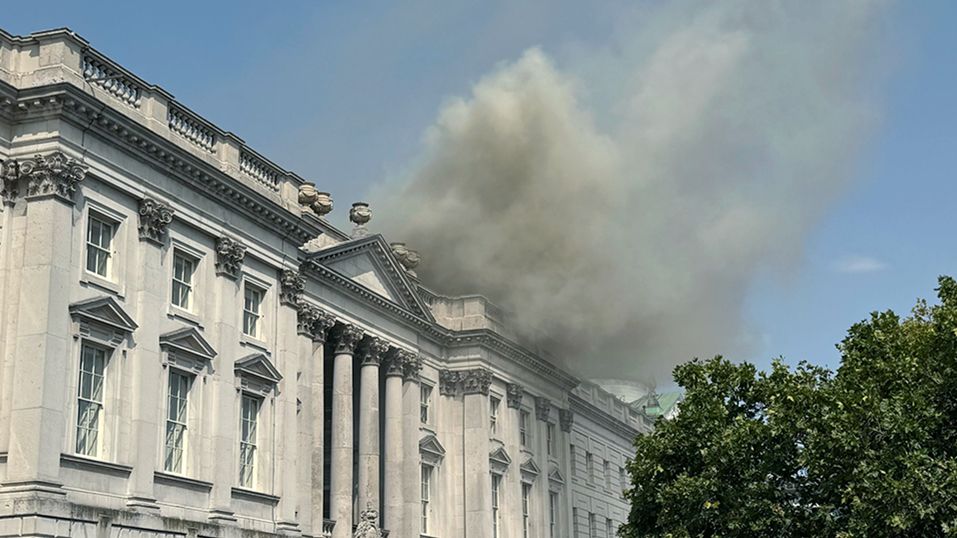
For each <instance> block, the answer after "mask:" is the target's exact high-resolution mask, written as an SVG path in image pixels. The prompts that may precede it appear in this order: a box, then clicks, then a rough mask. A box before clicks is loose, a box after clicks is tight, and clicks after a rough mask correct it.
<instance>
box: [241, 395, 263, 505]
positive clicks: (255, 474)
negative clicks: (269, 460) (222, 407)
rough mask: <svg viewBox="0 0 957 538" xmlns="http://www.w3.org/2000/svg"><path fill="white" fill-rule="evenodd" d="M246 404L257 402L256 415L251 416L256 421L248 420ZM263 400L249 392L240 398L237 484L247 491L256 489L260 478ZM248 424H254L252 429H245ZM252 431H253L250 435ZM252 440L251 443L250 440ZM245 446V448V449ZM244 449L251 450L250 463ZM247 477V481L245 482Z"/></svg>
mask: <svg viewBox="0 0 957 538" xmlns="http://www.w3.org/2000/svg"><path fill="white" fill-rule="evenodd" d="M246 402H255V404H256V406H255V413H252V414H250V416H252V417H253V419H254V420H251V421H250V420H247V418H246ZM263 403H264V401H263V398H262V397H260V396H258V395H256V394H251V393H248V392H242V393H241V397H240V404H239V436H238V437H239V473H238V475H237V482H238V484H239V487H241V488H246V489H256V486H257V484H258V482H259V481H258V478H259V474H260V473H259V471H260V469H259V465H258V463H259V452H260V451H259V448H260V446H259V444H260V443H259V427H260V425H261V416H260V415H261V414H262V409H263ZM247 423H251V424H252V426H253V427H252V428H244V427H245V426H246V425H247ZM250 430H251V431H252V433H251V435H249V432H250ZM250 437H251V438H252V441H250V439H249V438H250ZM244 445H245V447H244ZM243 448H247V449H248V448H251V450H249V451H248V452H249V456H248V461H247V457H246V452H244V451H243ZM244 468H248V469H249V472H247V473H245V474H244V473H243V471H244ZM244 477H245V480H244Z"/></svg>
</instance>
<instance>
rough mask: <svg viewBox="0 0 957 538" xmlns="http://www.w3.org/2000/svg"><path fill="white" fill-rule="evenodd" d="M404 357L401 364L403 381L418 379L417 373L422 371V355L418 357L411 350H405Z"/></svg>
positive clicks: (416, 380) (415, 380)
mask: <svg viewBox="0 0 957 538" xmlns="http://www.w3.org/2000/svg"><path fill="white" fill-rule="evenodd" d="M405 353H406V354H405V359H404V360H403V364H402V379H403V380H404V381H414V382H418V381H419V374H420V373H421V372H422V357H419V356H418V355H416V354H415V353H412V352H411V351H407V352H405Z"/></svg>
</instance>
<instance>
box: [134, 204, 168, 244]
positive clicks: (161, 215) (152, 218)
mask: <svg viewBox="0 0 957 538" xmlns="http://www.w3.org/2000/svg"><path fill="white" fill-rule="evenodd" d="M139 214H140V223H139V226H137V230H139V233H140V239H141V240H146V241H153V242H154V243H159V244H163V242H165V241H166V234H167V232H168V231H169V225H170V223H171V222H173V208H172V207H171V206H170V205H169V204H167V203H164V202H160V201H159V200H154V199H153V198H143V199H142V200H140V209H139Z"/></svg>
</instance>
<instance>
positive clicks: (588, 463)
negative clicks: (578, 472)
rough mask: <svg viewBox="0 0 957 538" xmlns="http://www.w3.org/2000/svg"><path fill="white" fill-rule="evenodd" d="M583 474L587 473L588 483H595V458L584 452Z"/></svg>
mask: <svg viewBox="0 0 957 538" xmlns="http://www.w3.org/2000/svg"><path fill="white" fill-rule="evenodd" d="M585 472H586V473H588V476H587V478H588V481H589V482H594V481H595V458H594V457H592V454H591V452H585Z"/></svg>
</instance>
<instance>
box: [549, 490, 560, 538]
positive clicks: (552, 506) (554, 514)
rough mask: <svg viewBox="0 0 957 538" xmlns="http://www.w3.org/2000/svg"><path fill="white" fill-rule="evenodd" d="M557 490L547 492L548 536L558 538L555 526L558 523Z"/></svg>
mask: <svg viewBox="0 0 957 538" xmlns="http://www.w3.org/2000/svg"><path fill="white" fill-rule="evenodd" d="M558 502H559V499H558V492H557V491H549V492H548V538H558V535H557V534H556V533H555V527H556V525H557V524H558Z"/></svg>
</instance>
